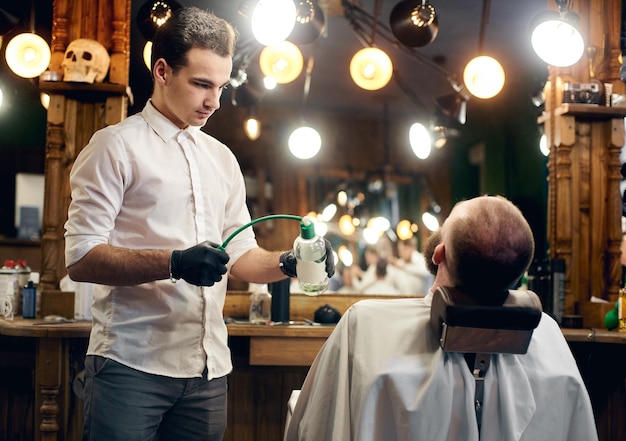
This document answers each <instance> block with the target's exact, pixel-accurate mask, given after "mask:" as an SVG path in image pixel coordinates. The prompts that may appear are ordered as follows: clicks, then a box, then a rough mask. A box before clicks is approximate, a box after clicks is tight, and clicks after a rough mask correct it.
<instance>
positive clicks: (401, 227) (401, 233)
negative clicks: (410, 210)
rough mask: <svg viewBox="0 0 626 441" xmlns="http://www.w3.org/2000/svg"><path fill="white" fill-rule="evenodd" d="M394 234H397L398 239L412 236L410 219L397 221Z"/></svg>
mask: <svg viewBox="0 0 626 441" xmlns="http://www.w3.org/2000/svg"><path fill="white" fill-rule="evenodd" d="M396 234H397V235H398V239H400V240H406V239H410V238H412V237H413V230H412V229H411V221H409V220H407V219H404V220H401V221H400V222H398V226H397V227H396Z"/></svg>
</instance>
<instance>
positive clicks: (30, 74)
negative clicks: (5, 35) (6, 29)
mask: <svg viewBox="0 0 626 441" xmlns="http://www.w3.org/2000/svg"><path fill="white" fill-rule="evenodd" d="M5 57H6V60H7V64H8V65H9V67H10V68H11V70H12V71H13V72H14V73H15V74H17V75H19V76H20V77H23V78H34V77H38V76H39V75H41V74H42V73H43V72H44V71H45V70H46V69H47V68H48V65H49V64H50V58H51V54H50V47H49V46H48V43H46V41H45V40H44V39H43V38H41V37H40V36H39V35H37V34H33V33H24V34H20V35H17V36H15V37H13V38H12V39H11V41H9V44H7V47H6V50H5Z"/></svg>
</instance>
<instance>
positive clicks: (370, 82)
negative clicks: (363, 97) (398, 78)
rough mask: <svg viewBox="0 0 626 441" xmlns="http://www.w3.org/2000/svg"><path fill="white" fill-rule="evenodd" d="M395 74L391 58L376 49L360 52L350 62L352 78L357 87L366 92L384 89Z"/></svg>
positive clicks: (371, 48)
mask: <svg viewBox="0 0 626 441" xmlns="http://www.w3.org/2000/svg"><path fill="white" fill-rule="evenodd" d="M392 74H393V64H392V63H391V59H390V58H389V56H388V55H387V54H386V53H385V52H383V51H382V50H380V49H378V48H375V47H367V48H364V49H361V50H360V51H358V52H357V53H356V54H354V56H353V57H352V60H351V61H350V76H351V77H352V80H353V81H354V82H355V83H356V84H357V86H359V87H361V88H363V89H366V90H378V89H382V88H383V87H385V86H386V85H387V83H389V80H391V76H392Z"/></svg>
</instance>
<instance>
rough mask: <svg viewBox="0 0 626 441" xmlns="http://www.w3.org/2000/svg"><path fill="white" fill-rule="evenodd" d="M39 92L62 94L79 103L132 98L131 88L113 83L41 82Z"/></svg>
mask: <svg viewBox="0 0 626 441" xmlns="http://www.w3.org/2000/svg"><path fill="white" fill-rule="evenodd" d="M39 90H41V91H42V92H45V93H50V94H61V95H65V96H66V97H67V98H71V99H75V100H79V101H106V99H107V98H108V97H110V96H124V95H126V96H128V97H130V96H131V93H130V88H129V87H126V86H124V85H123V84H113V83H93V84H91V83H74V82H65V81H40V82H39Z"/></svg>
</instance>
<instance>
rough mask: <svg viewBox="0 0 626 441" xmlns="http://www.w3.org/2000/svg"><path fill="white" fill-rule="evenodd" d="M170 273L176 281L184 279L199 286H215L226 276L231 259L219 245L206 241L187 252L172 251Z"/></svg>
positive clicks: (188, 249)
mask: <svg viewBox="0 0 626 441" xmlns="http://www.w3.org/2000/svg"><path fill="white" fill-rule="evenodd" d="M171 259H172V260H171V267H170V271H171V272H172V277H173V278H174V279H184V280H185V281H187V282H189V283H191V284H192V285H197V286H213V285H214V284H215V282H219V281H220V280H222V275H224V274H226V271H227V270H226V263H228V260H229V259H230V257H228V254H226V253H225V252H224V251H221V250H219V249H218V248H217V244H214V243H211V242H209V241H205V242H202V243H199V244H198V245H194V246H193V247H191V248H187V249H186V250H174V251H172V258H171Z"/></svg>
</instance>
